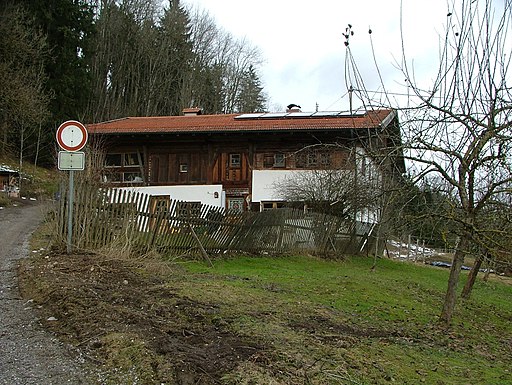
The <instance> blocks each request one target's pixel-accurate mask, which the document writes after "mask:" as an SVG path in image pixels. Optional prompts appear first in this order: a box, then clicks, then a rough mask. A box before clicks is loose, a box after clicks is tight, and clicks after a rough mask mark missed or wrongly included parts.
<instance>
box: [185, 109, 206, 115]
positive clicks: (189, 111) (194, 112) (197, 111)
mask: <svg viewBox="0 0 512 385" xmlns="http://www.w3.org/2000/svg"><path fill="white" fill-rule="evenodd" d="M202 113H203V110H202V109H201V108H200V107H190V108H184V109H183V115H185V116H197V115H201V114H202Z"/></svg>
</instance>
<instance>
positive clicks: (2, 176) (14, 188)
mask: <svg viewBox="0 0 512 385" xmlns="http://www.w3.org/2000/svg"><path fill="white" fill-rule="evenodd" d="M19 179H20V174H19V172H18V171H16V170H13V169H11V168H10V167H8V166H5V165H0V191H2V192H5V193H7V195H9V196H10V197H15V198H16V197H18V196H19V194H20V191H19V188H18V186H19Z"/></svg>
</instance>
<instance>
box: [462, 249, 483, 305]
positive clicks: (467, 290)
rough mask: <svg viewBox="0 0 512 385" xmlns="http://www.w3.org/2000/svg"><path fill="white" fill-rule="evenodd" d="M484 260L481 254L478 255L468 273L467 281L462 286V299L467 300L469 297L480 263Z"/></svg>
mask: <svg viewBox="0 0 512 385" xmlns="http://www.w3.org/2000/svg"><path fill="white" fill-rule="evenodd" d="M483 260H484V256H483V254H481V255H479V256H478V257H477V259H476V260H475V264H474V265H473V268H472V269H471V271H470V272H469V276H468V280H467V281H466V284H465V285H464V288H463V289H462V294H461V297H462V298H463V299H468V298H469V296H470V295H471V290H472V289H473V285H474V284H475V281H476V276H477V275H478V272H479V271H480V267H481V266H482V262H483Z"/></svg>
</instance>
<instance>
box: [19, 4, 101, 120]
mask: <svg viewBox="0 0 512 385" xmlns="http://www.w3.org/2000/svg"><path fill="white" fill-rule="evenodd" d="M20 1H21V2H22V3H24V4H25V5H26V7H27V9H28V10H29V11H30V12H31V14H32V15H33V16H34V18H35V21H36V23H37V25H38V27H39V28H40V29H41V31H42V32H43V33H44V34H45V35H46V39H47V42H48V46H49V49H50V52H51V54H50V55H49V57H48V60H47V61H46V65H45V72H46V74H47V76H48V81H47V83H46V89H47V91H48V92H50V93H52V95H53V98H52V101H51V103H50V110H51V113H52V118H53V121H54V124H56V125H57V124H60V123H61V122H62V121H64V120H67V119H70V118H73V119H81V118H82V117H83V115H84V111H85V107H86V102H87V99H88V97H89V96H90V84H91V79H90V71H89V58H90V55H91V52H90V49H91V39H92V37H93V35H94V30H95V28H94V20H93V18H94V8H93V6H92V5H91V4H89V2H87V1H86V0H52V1H47V0H20Z"/></svg>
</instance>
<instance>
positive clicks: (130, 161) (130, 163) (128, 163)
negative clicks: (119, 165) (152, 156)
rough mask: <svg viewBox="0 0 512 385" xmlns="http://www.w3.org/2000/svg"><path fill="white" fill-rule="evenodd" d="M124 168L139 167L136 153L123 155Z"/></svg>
mask: <svg viewBox="0 0 512 385" xmlns="http://www.w3.org/2000/svg"><path fill="white" fill-rule="evenodd" d="M123 165H124V166H125V167H137V166H139V157H138V155H137V154H136V153H131V154H124V163H123Z"/></svg>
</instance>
